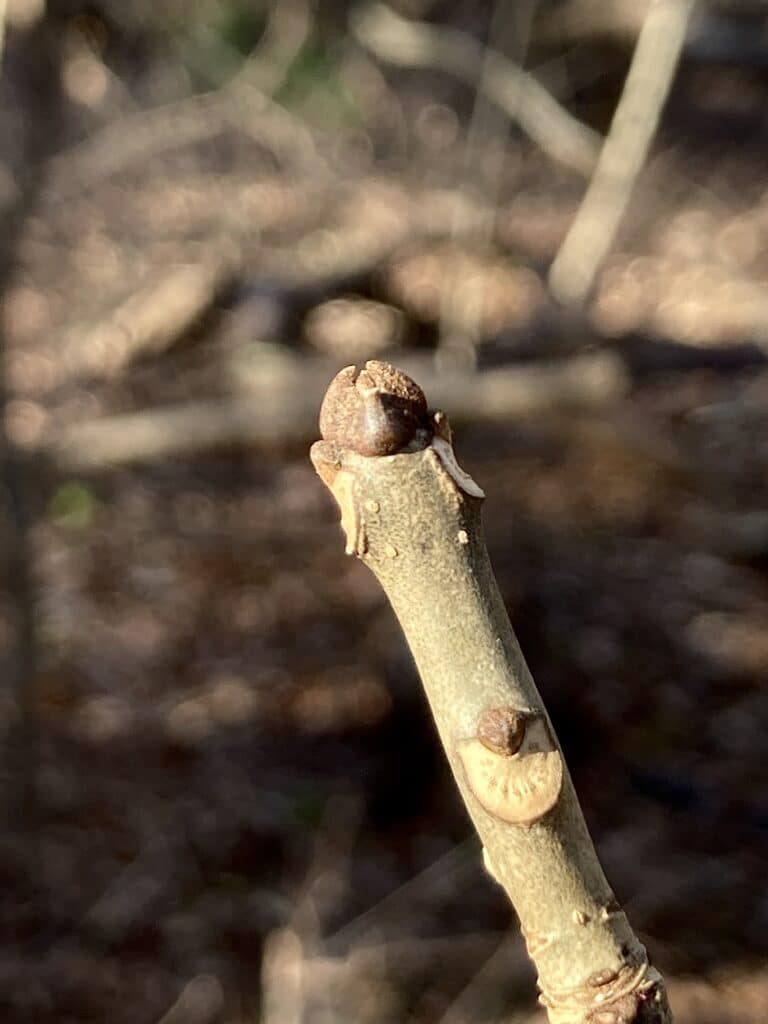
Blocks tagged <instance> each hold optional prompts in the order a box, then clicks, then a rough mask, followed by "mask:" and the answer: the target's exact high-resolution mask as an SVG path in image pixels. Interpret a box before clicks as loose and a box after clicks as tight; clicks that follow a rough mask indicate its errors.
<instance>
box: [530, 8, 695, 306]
mask: <svg viewBox="0 0 768 1024" xmlns="http://www.w3.org/2000/svg"><path fill="white" fill-rule="evenodd" d="M694 3H695V0H654V2H653V4H652V5H651V7H650V9H649V11H648V15H647V17H646V19H645V21H644V23H643V27H642V29H641V31H640V35H639V37H638V40H637V46H636V47H635V53H634V56H633V57H632V64H631V66H630V69H629V73H628V75H627V80H626V82H625V84H624V90H623V92H622V94H621V98H620V99H619V103H618V106H617V107H616V112H615V114H614V116H613V121H612V123H611V128H610V131H609V133H608V137H607V138H606V140H605V144H604V145H603V148H602V150H601V152H600V158H599V160H598V163H597V167H596V168H595V173H594V176H593V178H592V180H591V181H590V183H589V187H588V188H587V191H586V194H585V196H584V199H583V200H582V203H581V206H580V207H579V209H578V212H577V213H576V216H575V218H574V221H573V223H572V224H571V227H570V230H569V231H568V234H567V235H566V237H565V239H564V241H563V243H562V245H561V247H560V251H559V252H558V254H557V256H556V257H555V260H554V262H553V264H552V267H551V269H550V272H549V286H550V289H551V290H552V293H553V295H554V296H555V298H557V299H558V300H559V301H560V302H563V303H569V304H573V305H579V304H581V303H583V302H584V301H585V300H586V298H587V297H588V295H589V293H590V291H591V289H592V286H593V284H594V281H595V276H596V274H597V272H598V270H599V269H600V265H601V264H602V262H603V259H604V258H605V255H606V253H607V252H608V249H609V248H610V246H611V243H612V242H613V239H614V236H615V234H616V231H617V229H618V226H619V222H620V221H621V218H622V216H623V215H624V211H625V210H626V207H627V203H628V202H629V197H630V195H631V193H632V189H633V187H634V184H635V181H636V179H637V176H638V174H639V173H640V169H641V168H642V166H643V164H644V163H645V159H646V156H647V154H648V149H649V147H650V144H651V140H652V139H653V136H654V133H655V132H656V127H657V125H658V123H659V117H660V115H661V110H662V107H663V106H664V101H665V100H666V98H667V94H668V92H669V88H670V85H671V84H672V79H673V77H674V74H675V69H676V67H677V62H678V59H679V57H680V51H681V49H682V46H683V42H684V41H685V32H686V26H687V24H688V18H689V17H690V14H691V11H692V10H693V6H694Z"/></svg>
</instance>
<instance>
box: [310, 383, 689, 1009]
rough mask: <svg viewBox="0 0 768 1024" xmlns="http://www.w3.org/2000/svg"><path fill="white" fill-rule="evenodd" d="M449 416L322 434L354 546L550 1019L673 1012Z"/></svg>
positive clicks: (324, 463) (324, 467)
mask: <svg viewBox="0 0 768 1024" xmlns="http://www.w3.org/2000/svg"><path fill="white" fill-rule="evenodd" d="M370 365H371V364H369V366H370ZM379 365H380V364H379ZM329 394H330V391H329ZM439 415H440V414H438V416H439ZM435 422H436V423H437V424H438V427H437V436H436V437H434V438H433V439H432V440H431V442H430V443H429V444H428V446H427V447H425V448H422V449H421V450H417V451H406V452H404V453H401V454H394V455H377V456H363V455H360V454H357V453H356V452H355V451H352V450H350V448H342V447H340V446H339V445H338V443H327V442H325V441H321V442H318V443H317V444H315V445H314V446H313V449H312V459H313V462H314V464H315V467H316V468H317V470H318V472H319V473H320V475H321V477H322V478H323V480H324V482H325V483H326V484H327V485H328V486H329V488H330V489H331V491H332V493H333V494H334V496H335V498H336V499H337V501H338V503H339V505H340V507H341V511H342V525H343V527H344V529H345V532H346V534H347V551H348V552H350V553H355V554H357V555H358V556H359V557H360V558H361V559H362V561H363V562H364V563H365V564H366V565H367V566H368V567H369V568H370V569H371V570H372V571H373V572H374V573H375V574H376V576H377V578H378V579H379V581H380V583H381V585H382V587H383V588H384V590H385V592H386V594H387V596H388V598H389V600H390V602H391V604H392V607H393V608H394V611H395V613H396V615H397V617H398V619H399V621H400V624H401V626H402V628H403V631H404V633H405V636H406V639H407V641H408V644H409V646H410V648H411V651H412V653H413V656H414V659H415V661H416V665H417V667H418V670H419V673H420V675H421V679H422V681H423V684H424V687H425V689H426V692H427V696H428V698H429V703H430V706H431V709H432V714H433V715H434V719H435V722H436V724H437V727H438V730H439V733H440V737H441V739H442V742H443V745H444V747H445V751H446V754H447V756H448V760H449V762H450V765H451V768H452V770H453V774H454V777H455V779H456V783H457V785H458V787H459V790H460V792H461V795H462V797H463V799H464V802H465V804H466V807H467V810H468V811H469V814H470V816H471V818H472V821H473V822H474V825H475V827H476V829H477V831H478V833H479V835H480V838H481V839H482V842H483V845H484V847H485V859H486V866H487V867H488V869H489V871H490V872H491V874H492V875H493V876H494V878H496V880H497V881H498V882H499V884H500V885H501V886H502V887H503V888H504V889H505V891H506V893H507V894H508V896H509V898H510V900H511V901H512V903H513V905H514V908H515V910H516V912H517V914H518V916H519V919H520V924H521V927H522V931H523V935H524V936H525V940H526V943H527V947H528V952H529V954H530V956H531V958H532V959H533V960H534V962H535V964H536V967H537V969H538V973H539V986H540V988H541V993H542V995H541V999H542V1003H543V1004H544V1005H545V1006H546V1007H547V1012H548V1015H549V1020H550V1022H551V1024H652V1022H653V1024H669V1022H670V1021H671V1015H670V1012H669V1008H668V1005H667V998H666V993H665V990H664V985H663V981H662V979H661V977H660V975H659V974H658V972H657V971H655V970H654V969H653V968H651V967H650V966H649V964H648V959H647V955H646V951H645V949H644V947H643V946H642V944H641V943H640V942H639V941H638V940H637V938H636V937H635V935H634V933H633V932H632V929H631V928H630V925H629V922H628V921H627V918H626V916H625V914H624V913H623V911H622V910H621V909H620V907H619V906H618V904H617V902H616V899H615V897H614V895H613V893H612V891H611V889H610V887H609V885H608V883H607V882H606V879H605V876H604V875H603V872H602V869H601V867H600V864H599V862H598V860H597V856H596V854H595V850H594V847H593V845H592V842H591V840H590V837H589V833H588V831H587V827H586V824H585V822H584V818H583V815H582V812H581V809H580V807H579V803H578V800H577V797H576V794H575V791H574V789H573V785H572V783H571V780H570V777H569V775H568V771H567V769H566V767H565V764H564V760H563V755H562V751H561V750H560V747H559V745H558V743H557V739H556V737H555V734H554V730H553V728H552V724H551V722H550V721H549V718H548V716H547V713H546V710H545V708H544V704H543V702H542V699H541V697H540V695H539V693H538V691H537V689H536V687H535V684H534V682H533V679H532V677H531V674H530V672H529V671H528V668H527V666H526V664H525V660H524V658H523V656H522V653H521V651H520V648H519V646H518V644H517V640H516V638H515V636H514V633H513V631H512V627H511V625H510V622H509V618H508V617H507V613H506V611H505V608H504V604H503V602H502V599H501V596H500V594H499V591H498V587H497V585H496V581H495V579H494V576H493V571H492V569H491V566H490V562H489V560H488V555H487V552H486V548H485V543H484V540H483V534H482V527H481V517H480V509H481V504H482V498H481V495H482V492H481V491H480V490H479V488H478V487H477V485H476V484H475V483H474V482H473V481H472V480H471V479H470V478H468V477H466V475H465V474H463V473H462V471H461V470H460V469H459V468H458V466H456V464H455V462H454V461H453V458H452V455H453V453H452V449H451V447H450V444H449V442H448V440H447V438H448V436H449V433H448V431H447V427H446V426H445V420H444V417H443V418H442V419H439V418H438V419H437V420H436V421H435ZM441 434H442V436H440V435H441ZM411 447H413V445H411ZM520 719H522V720H523V722H524V728H523V729H522V742H521V729H520Z"/></svg>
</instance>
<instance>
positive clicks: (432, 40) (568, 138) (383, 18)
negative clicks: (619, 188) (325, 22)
mask: <svg viewBox="0 0 768 1024" xmlns="http://www.w3.org/2000/svg"><path fill="white" fill-rule="evenodd" d="M350 25H351V28H352V31H353V33H354V34H355V36H356V38H357V39H358V41H359V42H360V43H362V45H363V46H365V47H367V48H368V49H369V50H370V51H371V52H372V53H374V54H375V55H376V56H377V57H379V58H380V59H381V60H385V61H387V62H388V63H390V64H395V65H397V66H399V67H412V68H437V69H438V70H440V71H444V72H446V73H447V74H451V75H455V76H456V77H457V78H460V79H462V80H463V81H465V82H467V83H469V84H470V85H475V84H476V83H477V82H478V81H481V83H482V88H483V89H484V91H485V94H486V96H487V97H488V99H489V100H491V101H492V102H493V103H494V104H495V105H496V106H497V107H498V108H499V109H500V110H502V111H503V112H504V113H505V114H506V115H507V117H509V118H510V119H512V120H513V121H515V122H516V123H517V124H518V125H519V126H520V128H521V129H522V130H523V131H524V132H525V133H526V134H527V135H528V136H529V137H530V138H531V139H533V141H534V142H536V143H537V145H539V146H541V148H542V149H543V150H544V151H545V152H546V153H548V154H549V155H550V156H551V157H552V158H553V159H555V160H558V161H559V162H560V163H562V164H565V165H566V166H568V167H571V168H573V169H574V170H577V171H579V172H581V173H582V174H585V175H589V174H591V172H592V170H593V169H594V166H595V160H596V159H597V154H598V151H599V146H600V136H599V135H598V134H597V133H596V132H594V131H593V130H592V129H591V128H589V127H588V126H587V125H585V124H583V123H582V122H581V121H578V120H577V119H576V118H575V117H573V115H572V114H570V113H569V112H568V111H567V110H566V109H565V108H564V107H562V106H561V105H560V104H559V103H558V102H557V100H555V99H554V97H553V96H552V95H551V94H550V93H548V92H547V90H546V89H545V88H544V86H543V85H541V83H540V82H538V81H537V80H536V78H534V76H533V75H531V74H528V73H527V72H526V71H523V70H522V68H520V67H518V66H517V65H516V64H513V63H512V62H511V61H510V60H508V59H507V58H506V57H503V56H502V55H501V54H500V53H497V52H495V51H494V50H485V49H484V48H483V47H482V46H481V45H480V44H479V43H477V42H476V41H475V40H474V39H472V37H471V36H468V35H466V33H464V32H459V31H456V30H455V29H448V28H436V27H435V26H433V25H428V24H426V23H425V22H420V21H410V20H408V19H406V18H401V17H400V16H399V15H398V14H396V13H395V12H394V11H392V10H390V8H388V7H387V6H386V5H384V4H380V3H373V4H368V5H365V6H363V7H362V8H360V10H356V11H354V12H353V13H352V15H351V17H350Z"/></svg>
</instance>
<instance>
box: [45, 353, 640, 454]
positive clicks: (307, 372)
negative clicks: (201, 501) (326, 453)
mask: <svg viewBox="0 0 768 1024" xmlns="http://www.w3.org/2000/svg"><path fill="white" fill-rule="evenodd" d="M403 365H404V366H405V367H406V368H407V369H408V370H409V371H412V372H415V373H418V374H419V375H420V376H421V378H422V379H423V380H426V381H427V382H428V384H429V388H430V393H431V394H432V395H433V396H434V398H435V400H436V401H437V402H438V403H439V404H440V405H449V406H450V407H451V412H452V418H453V420H454V421H456V422H459V421H464V420H473V421H475V422H479V421H483V422H486V423H488V422H505V421H508V420H513V419H518V418H521V417H524V416H530V415H531V414H535V413H540V412H542V411H543V410H545V409H553V408H558V407H566V408H569V407H576V408H581V409H590V408H601V407H605V406H606V405H610V404H611V403H612V402H615V401H617V400H618V399H619V398H620V397H621V396H622V395H623V394H624V393H625V392H626V389H627V386H628V385H627V377H626V374H625V372H624V369H623V367H622V364H621V361H620V360H619V359H618V358H617V357H616V356H613V355H612V354H610V353H607V352H601V353H596V354H590V355H583V356H576V357H574V358H572V359H567V360H562V361H559V362H552V363H540V364H538V365H530V366H518V367H505V368H503V369H497V370H488V371H485V372H483V373H480V374H477V375H476V376H475V377H469V376H468V375H467V374H466V373H452V374H440V373H436V371H435V368H434V362H433V360H431V359H426V358H424V359H410V360H404V362H403ZM334 368H335V367H334V366H333V365H332V364H330V363H328V362H325V361H320V360H318V361H317V362H316V363H315V364H314V365H313V364H312V363H307V362H306V361H298V360H297V361H296V362H293V361H290V363H289V364H288V365H273V366H271V367H270V366H264V367H263V368H262V369H261V370H260V371H259V372H258V373H257V374H255V375H254V381H253V383H252V384H251V386H250V387H248V392H247V394H246V395H244V396H243V395H239V396H236V397H233V398H229V399H224V400H213V399H210V400H208V401H199V402H188V403H184V404H179V405H174V406H166V407H165V408H156V409H149V410H144V411H142V412H137V413H129V414H126V415H122V416H108V417H103V418H101V419H95V420H90V421H88V422H84V423H76V424H72V425H71V426H69V427H66V428H64V429H60V430H57V431H56V433H55V436H51V437H49V438H48V439H47V440H45V439H44V440H43V446H44V449H45V451H46V453H47V454H48V455H49V456H50V457H51V458H52V459H53V461H54V463H55V464H56V465H58V466H59V467H61V468H62V469H64V470H65V471H67V472H71V471H98V470H101V469H105V468H110V467H114V466H119V465H124V464H126V463H131V462H143V461H153V460H155V459H161V458H167V457H169V456H177V455H185V454H186V455H190V454H194V453H198V452H203V451H207V450H210V449H212V448H217V447H226V446H229V445H244V444H245V445H249V444H250V445H257V446H261V447H274V446H283V445H286V444H293V443H301V442H303V441H306V440H307V439H308V438H310V437H312V435H313V433H314V431H315V429H316V428H315V422H316V414H317V405H318V402H319V400H320V398H321V396H322V393H323V390H324V387H325V384H326V382H327V380H328V378H329V377H330V376H331V375H332V373H333V369H334Z"/></svg>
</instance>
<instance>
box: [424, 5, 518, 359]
mask: <svg viewBox="0 0 768 1024" xmlns="http://www.w3.org/2000/svg"><path fill="white" fill-rule="evenodd" d="M532 2H535V0H532ZM516 13H517V9H516V8H515V9H514V11H511V10H510V9H509V7H508V5H507V4H506V3H504V2H503V0H497V2H496V3H495V4H494V7H493V11H492V14H491V20H490V26H489V29H488V45H487V46H486V47H485V49H484V51H483V58H482V61H481V62H480V65H479V67H478V72H477V76H478V77H477V81H476V82H475V100H474V104H473V106H472V114H471V116H470V119H469V125H468V127H467V134H466V141H465V143H464V152H463V154H462V162H463V167H462V177H463V180H462V182H461V188H462V189H463V190H465V191H468V190H469V188H468V186H469V183H470V181H472V180H473V179H475V178H477V176H478V174H482V177H483V183H484V188H483V198H484V200H485V201H486V204H487V208H486V209H485V210H481V211H477V212H475V211H474V210H473V211H472V212H473V214H474V216H471V217H470V218H467V216H466V214H465V213H464V212H463V210H462V208H461V207H460V206H459V205H458V204H457V205H456V207H455V209H454V215H453V223H452V225H451V239H452V241H454V242H455V240H456V238H457V236H458V235H459V234H462V235H465V236H467V235H468V236H469V239H470V240H471V243H472V244H474V245H477V246H478V247H479V248H482V249H487V248H488V244H489V242H490V240H491V238H492V236H493V230H494V225H495V223H496V213H497V204H498V191H499V186H500V183H501V179H502V172H503V166H504V159H503V156H504V147H503V143H502V140H503V139H504V138H505V134H506V125H505V124H501V125H498V124H497V122H498V121H499V119H500V114H499V112H498V110H494V109H493V104H492V103H491V101H490V99H489V98H488V90H489V87H490V85H491V84H492V82H493V74H492V72H493V68H494V53H493V50H492V47H493V45H494V43H496V42H497V41H499V42H502V41H503V38H504V36H505V35H506V34H508V31H509V27H510V20H511V17H512V16H513V14H516ZM525 14H526V15H527V21H528V22H529V23H530V20H531V16H532V14H533V10H532V7H531V4H530V3H528V4H527V5H526V6H525ZM528 27H529V26H528ZM527 37H528V31H527V30H526V32H525V39H524V42H523V44H522V45H521V46H518V50H519V53H518V59H520V63H522V59H521V58H522V55H523V54H524V52H525V50H526V49H527V45H528V38H527ZM520 86H521V83H520V82H519V81H518V83H517V92H518V93H519V91H520ZM509 98H510V101H513V100H514V96H513V94H511V93H510V96H509ZM496 128H500V129H501V130H500V131H499V130H494V129H496ZM494 136H496V138H494ZM494 142H495V143H496V145H494ZM489 143H490V145H489ZM483 155H485V160H484V161H482V162H483V163H485V164H486V166H485V167H482V165H481V158H482V156H483ZM489 155H490V157H491V158H490V160H489V159H488V158H489ZM489 163H490V165H491V166H490V168H488V166H487V165H488V164H489ZM489 171H490V173H489ZM483 172H485V173H483ZM450 277H451V278H452V280H450V281H449V283H448V287H446V288H444V289H443V292H442V297H441V301H440V325H439V332H440V344H439V346H438V350H437V353H436V356H437V359H438V362H439V363H440V364H441V365H443V366H450V365H451V364H454V365H455V366H457V367H462V366H463V367H464V368H466V369H474V368H475V367H476V366H477V346H478V343H479V341H480V323H481V320H482V313H483V305H484V302H485V287H484V285H483V284H482V283H481V285H480V287H479V288H475V289H473V291H474V292H475V294H474V295H473V296H471V297H470V296H468V295H467V291H466V288H464V287H463V285H464V281H463V275H462V272H461V269H460V267H459V268H454V269H452V271H451V272H450Z"/></svg>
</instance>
